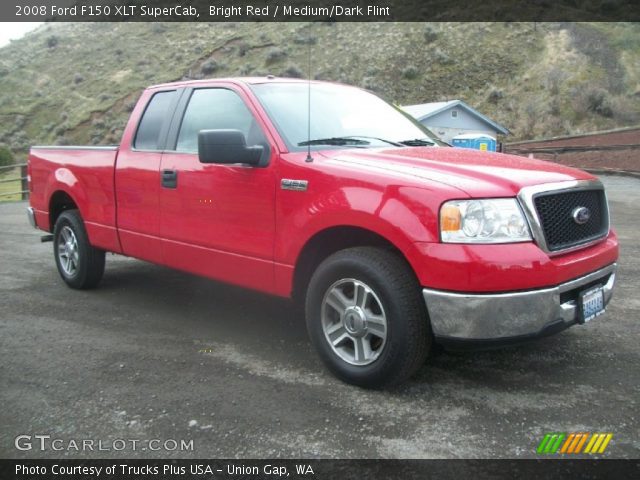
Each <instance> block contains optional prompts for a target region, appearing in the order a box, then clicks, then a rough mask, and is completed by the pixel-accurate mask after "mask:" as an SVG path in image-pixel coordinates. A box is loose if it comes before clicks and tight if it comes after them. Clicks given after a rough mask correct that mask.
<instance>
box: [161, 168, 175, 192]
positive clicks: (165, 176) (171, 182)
mask: <svg viewBox="0 0 640 480" xmlns="http://www.w3.org/2000/svg"><path fill="white" fill-rule="evenodd" d="M161 175H162V186H163V187H164V188H177V187H178V172H177V171H175V170H162V174H161Z"/></svg>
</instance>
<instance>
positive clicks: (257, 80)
mask: <svg viewBox="0 0 640 480" xmlns="http://www.w3.org/2000/svg"><path fill="white" fill-rule="evenodd" d="M212 82H227V83H244V84H248V85H255V84H259V83H271V82H274V83H308V82H309V80H307V79H300V78H287V77H276V76H274V75H267V76H264V77H226V78H206V79H203V80H181V81H178V82H169V83H161V84H158V85H152V86H150V87H148V88H149V89H156V88H167V87H185V86H190V85H206V84H208V83H212ZM311 83H333V84H336V82H325V81H318V80H311Z"/></svg>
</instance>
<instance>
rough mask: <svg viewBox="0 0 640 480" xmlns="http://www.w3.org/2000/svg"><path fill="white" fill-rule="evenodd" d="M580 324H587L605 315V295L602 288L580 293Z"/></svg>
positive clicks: (598, 287)
mask: <svg viewBox="0 0 640 480" xmlns="http://www.w3.org/2000/svg"><path fill="white" fill-rule="evenodd" d="M580 310H581V313H582V315H580V317H581V318H580V320H581V322H580V323H587V322H588V321H590V320H593V319H594V318H596V317H597V316H599V315H602V314H603V313H604V293H603V291H602V286H600V285H598V286H597V287H594V288H591V289H590V290H586V291H584V292H581V293H580Z"/></svg>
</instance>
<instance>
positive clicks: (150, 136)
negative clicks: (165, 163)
mask: <svg viewBox="0 0 640 480" xmlns="http://www.w3.org/2000/svg"><path fill="white" fill-rule="evenodd" d="M176 95H177V92H176V91H175V90H172V91H168V92H158V93H156V94H155V95H154V96H153V97H151V100H149V103H148V104H147V108H146V109H145V111H144V113H143V114H142V119H141V120H140V123H139V124H138V131H137V132H136V138H135V140H134V142H133V147H134V148H136V149H138V150H160V149H161V148H162V146H161V145H159V142H160V133H161V131H162V127H163V125H165V122H166V123H168V117H169V116H170V115H171V114H172V113H173V111H172V110H170V108H171V106H172V103H173V101H174V100H175V98H176Z"/></svg>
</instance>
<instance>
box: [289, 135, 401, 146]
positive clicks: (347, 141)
mask: <svg viewBox="0 0 640 480" xmlns="http://www.w3.org/2000/svg"><path fill="white" fill-rule="evenodd" d="M367 138H368V139H370V140H377V141H379V142H383V143H388V144H389V145H393V146H395V147H402V146H403V145H402V144H401V143H398V142H394V141H392V140H385V139H384V138H379V137H368V136H366V135H347V136H344V137H329V138H317V139H314V140H309V141H307V142H300V143H298V146H299V147H306V146H308V145H354V146H364V145H371V142H368V141H367V140H362V139H367Z"/></svg>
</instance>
